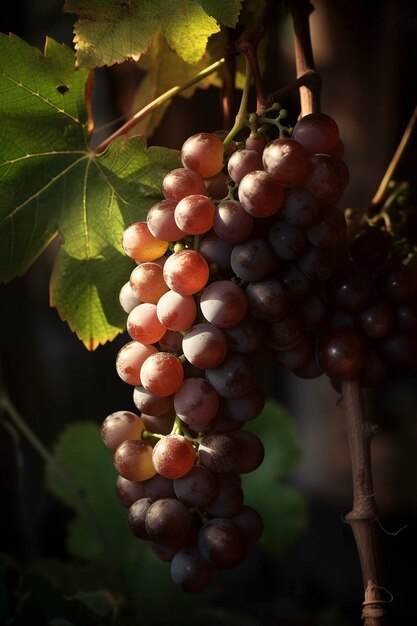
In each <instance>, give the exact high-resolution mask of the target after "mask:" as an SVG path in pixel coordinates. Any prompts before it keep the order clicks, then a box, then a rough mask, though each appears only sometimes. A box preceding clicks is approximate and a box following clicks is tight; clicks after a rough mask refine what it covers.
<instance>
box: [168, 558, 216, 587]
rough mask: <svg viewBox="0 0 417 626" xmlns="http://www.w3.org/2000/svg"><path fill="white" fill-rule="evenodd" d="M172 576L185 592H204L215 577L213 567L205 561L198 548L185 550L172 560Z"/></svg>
mask: <svg viewBox="0 0 417 626" xmlns="http://www.w3.org/2000/svg"><path fill="white" fill-rule="evenodd" d="M171 576H172V580H173V581H174V583H176V584H177V585H181V588H182V589H183V590H184V591H188V592H198V591H203V589H205V588H206V587H207V586H208V584H209V583H210V580H211V578H212V576H213V567H212V566H211V565H209V564H208V563H207V561H205V560H204V559H203V557H202V556H201V554H200V552H199V551H198V550H197V548H184V549H183V550H179V551H178V552H177V554H176V555H175V556H174V558H173V559H172V563H171Z"/></svg>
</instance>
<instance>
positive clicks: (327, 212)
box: [306, 206, 346, 248]
mask: <svg viewBox="0 0 417 626" xmlns="http://www.w3.org/2000/svg"><path fill="white" fill-rule="evenodd" d="M306 235H307V239H308V240H309V242H310V243H312V244H313V245H314V246H318V247H319V248H320V247H322V246H328V245H329V244H333V243H337V242H338V241H341V240H342V239H344V238H345V237H346V220H345V216H344V215H343V213H342V212H341V211H339V210H338V209H336V208H335V207H333V206H328V207H325V208H324V209H323V210H322V212H321V214H320V218H319V219H318V221H317V222H315V223H314V224H313V225H312V226H310V228H308V229H307V230H306Z"/></svg>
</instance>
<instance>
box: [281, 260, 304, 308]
mask: <svg viewBox="0 0 417 626" xmlns="http://www.w3.org/2000/svg"><path fill="white" fill-rule="evenodd" d="M280 277H281V282H282V285H283V286H284V287H285V289H286V291H287V292H289V293H290V294H291V296H292V298H294V299H296V300H301V299H302V298H304V296H305V295H306V294H307V293H308V292H309V290H310V288H311V283H310V280H309V279H308V278H307V276H306V275H305V274H304V272H302V271H301V269H300V268H299V267H298V266H297V265H295V264H293V263H290V264H288V265H286V266H283V267H282V268H281V272H280Z"/></svg>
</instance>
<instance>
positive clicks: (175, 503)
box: [145, 498, 191, 546]
mask: <svg viewBox="0 0 417 626" xmlns="http://www.w3.org/2000/svg"><path fill="white" fill-rule="evenodd" d="M145 527H146V531H147V533H148V535H149V537H150V539H151V540H152V541H155V542H156V543H161V544H162V545H168V546H169V545H170V544H175V543H176V542H178V540H181V539H182V538H184V537H185V536H186V535H187V533H188V532H189V530H190V528H191V515H190V513H189V511H188V509H187V507H186V506H185V505H184V504H183V503H182V502H180V501H179V500H176V499H175V498H161V499H160V500H157V501H156V502H154V503H153V504H151V506H150V507H149V509H148V512H147V513H146V517H145Z"/></svg>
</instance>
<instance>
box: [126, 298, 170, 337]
mask: <svg viewBox="0 0 417 626" xmlns="http://www.w3.org/2000/svg"><path fill="white" fill-rule="evenodd" d="M126 327H127V332H128V333H129V335H130V336H131V337H132V339H134V341H137V342H139V343H144V344H146V345H147V344H151V343H156V342H157V341H159V339H161V338H162V337H163V336H164V334H165V331H166V328H165V326H164V325H163V324H161V322H160V321H159V319H158V316H157V314H156V304H150V303H149V302H143V303H142V304H139V305H138V306H136V307H135V308H134V309H133V311H131V312H130V313H129V316H128V318H127V322H126Z"/></svg>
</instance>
